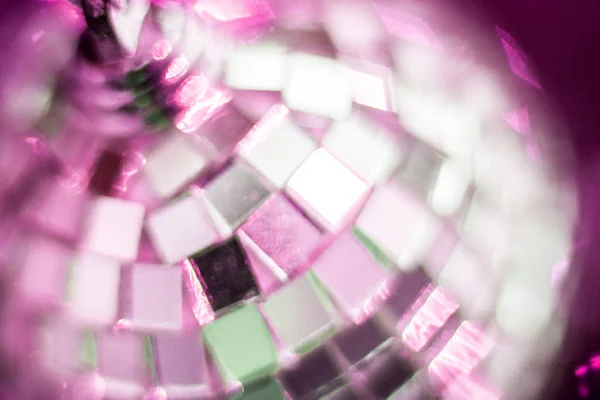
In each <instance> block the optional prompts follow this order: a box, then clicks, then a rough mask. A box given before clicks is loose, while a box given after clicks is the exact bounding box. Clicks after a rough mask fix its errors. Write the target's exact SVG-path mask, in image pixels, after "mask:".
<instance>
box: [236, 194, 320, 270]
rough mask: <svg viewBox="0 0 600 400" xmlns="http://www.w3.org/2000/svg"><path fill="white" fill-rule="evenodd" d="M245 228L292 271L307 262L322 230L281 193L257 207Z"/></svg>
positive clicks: (276, 260) (270, 256)
mask: <svg viewBox="0 0 600 400" xmlns="http://www.w3.org/2000/svg"><path fill="white" fill-rule="evenodd" d="M241 230H242V231H243V232H244V233H245V234H246V235H247V236H248V238H250V240H252V241H253V242H254V243H255V244H256V245H257V246H258V247H259V248H260V249H261V250H262V251H263V252H264V253H265V254H266V255H267V256H268V257H269V258H270V259H271V260H273V261H274V262H275V264H276V265H277V266H278V267H279V268H281V269H282V270H283V271H284V272H285V273H286V274H288V275H292V274H294V273H295V272H298V271H296V269H297V267H299V266H302V265H303V264H306V262H307V261H308V259H309V256H310V254H311V252H312V251H313V250H314V249H315V247H316V246H317V245H318V243H319V242H320V240H321V233H320V232H319V230H318V229H317V228H316V227H315V226H314V225H313V224H312V223H311V222H310V221H308V220H307V219H306V217H304V216H303V215H302V214H301V213H300V212H299V211H298V210H297V209H296V208H295V207H294V205H292V204H291V203H290V201H289V200H287V199H286V198H285V196H283V195H282V194H279V193H277V194H275V195H273V196H271V197H270V198H269V199H268V200H267V201H266V202H265V203H264V204H263V205H262V206H261V207H260V208H259V209H258V210H256V212H255V213H254V214H252V216H251V217H250V218H249V219H248V221H247V222H246V223H245V224H244V225H243V226H242V227H241Z"/></svg>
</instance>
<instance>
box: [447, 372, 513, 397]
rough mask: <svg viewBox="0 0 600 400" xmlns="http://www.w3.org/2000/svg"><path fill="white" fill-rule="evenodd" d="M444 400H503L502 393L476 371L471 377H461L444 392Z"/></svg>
mask: <svg viewBox="0 0 600 400" xmlns="http://www.w3.org/2000/svg"><path fill="white" fill-rule="evenodd" d="M443 398H444V399H447V400H463V399H478V400H501V399H502V398H504V396H503V395H502V393H500V391H499V390H498V389H497V388H495V387H494V386H493V385H491V384H490V383H489V382H487V381H486V380H484V379H483V378H482V377H480V376H478V374H477V373H476V371H473V372H472V373H471V374H469V375H463V376H460V377H459V378H458V379H456V380H455V381H454V382H452V383H451V384H450V385H448V387H446V389H445V390H444V392H443Z"/></svg>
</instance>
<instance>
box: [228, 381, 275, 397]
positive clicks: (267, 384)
mask: <svg viewBox="0 0 600 400" xmlns="http://www.w3.org/2000/svg"><path fill="white" fill-rule="evenodd" d="M232 399H235V400H285V394H284V392H283V389H282V388H281V385H280V384H279V382H278V381H277V380H275V379H269V380H267V381H263V382H258V383H256V384H254V385H250V386H249V387H247V388H245V389H244V393H242V394H238V395H237V396H233V397H232Z"/></svg>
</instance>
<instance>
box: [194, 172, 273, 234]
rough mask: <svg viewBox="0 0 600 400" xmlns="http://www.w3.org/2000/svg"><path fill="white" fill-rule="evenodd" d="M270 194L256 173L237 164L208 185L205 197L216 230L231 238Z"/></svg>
mask: <svg viewBox="0 0 600 400" xmlns="http://www.w3.org/2000/svg"><path fill="white" fill-rule="evenodd" d="M269 192H270V191H269V189H267V188H266V187H265V185H264V184H263V183H262V182H261V180H260V178H259V177H258V176H257V174H256V173H255V172H253V171H251V170H250V169H249V168H248V167H246V166H244V165H242V164H241V163H239V162H238V163H235V164H233V165H231V166H230V167H229V168H228V169H227V170H225V171H224V172H222V173H221V174H220V175H219V176H217V177H216V178H215V179H214V180H213V181H212V182H211V183H210V184H208V186H207V187H206V189H205V194H206V196H205V198H206V200H207V205H208V206H209V213H210V214H211V217H213V220H214V221H215V224H216V226H217V228H218V229H219V231H220V232H221V234H223V235H228V234H229V233H230V232H231V231H233V230H234V229H236V228H237V227H238V226H239V225H240V224H242V223H243V222H244V220H245V219H246V218H248V216H250V214H251V213H252V212H253V211H254V210H255V209H256V208H257V207H259V206H260V204H261V203H262V202H263V201H264V200H265V199H266V198H267V196H268V195H269Z"/></svg>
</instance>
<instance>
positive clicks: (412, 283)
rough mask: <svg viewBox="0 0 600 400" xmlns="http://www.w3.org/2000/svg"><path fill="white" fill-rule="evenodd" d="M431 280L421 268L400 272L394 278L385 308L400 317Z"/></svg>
mask: <svg viewBox="0 0 600 400" xmlns="http://www.w3.org/2000/svg"><path fill="white" fill-rule="evenodd" d="M430 283H431V280H430V279H429V277H428V276H427V274H426V273H425V271H424V270H423V269H422V268H417V269H416V270H414V271H412V272H409V273H406V274H402V275H401V276H399V277H398V279H397V280H396V282H395V284H394V286H393V288H392V290H391V295H390V297H388V298H387V299H386V301H385V304H384V305H385V308H386V310H387V311H388V312H390V313H391V314H392V315H393V316H394V317H395V318H397V319H398V318H400V317H401V316H402V315H403V314H404V313H405V312H406V311H407V310H408V309H409V308H410V306H411V305H412V304H413V303H414V302H415V301H416V300H417V299H418V298H419V296H420V295H421V293H422V292H423V290H424V289H425V288H426V287H427V286H428V285H429V284H430Z"/></svg>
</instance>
